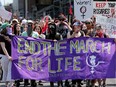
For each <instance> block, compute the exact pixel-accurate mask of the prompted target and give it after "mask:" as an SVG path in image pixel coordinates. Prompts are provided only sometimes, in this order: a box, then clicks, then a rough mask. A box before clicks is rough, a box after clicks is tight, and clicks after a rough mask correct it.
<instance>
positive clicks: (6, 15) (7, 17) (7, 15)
mask: <svg viewBox="0 0 116 87" xmlns="http://www.w3.org/2000/svg"><path fill="white" fill-rule="evenodd" d="M0 17H1V18H3V19H4V20H8V21H9V20H10V19H11V17H12V13H11V12H9V11H7V10H5V8H4V6H2V4H1V2H0Z"/></svg>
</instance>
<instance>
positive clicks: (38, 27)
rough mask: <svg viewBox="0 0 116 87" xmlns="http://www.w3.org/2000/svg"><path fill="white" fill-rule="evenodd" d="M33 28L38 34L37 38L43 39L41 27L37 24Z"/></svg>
mask: <svg viewBox="0 0 116 87" xmlns="http://www.w3.org/2000/svg"><path fill="white" fill-rule="evenodd" d="M33 30H34V31H35V32H37V33H38V34H39V38H42V39H45V35H44V34H42V28H41V26H40V25H39V24H38V25H36V26H35V27H34V29H33Z"/></svg>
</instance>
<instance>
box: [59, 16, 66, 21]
mask: <svg viewBox="0 0 116 87" xmlns="http://www.w3.org/2000/svg"><path fill="white" fill-rule="evenodd" d="M58 19H59V20H66V17H65V16H64V15H59V17H58Z"/></svg>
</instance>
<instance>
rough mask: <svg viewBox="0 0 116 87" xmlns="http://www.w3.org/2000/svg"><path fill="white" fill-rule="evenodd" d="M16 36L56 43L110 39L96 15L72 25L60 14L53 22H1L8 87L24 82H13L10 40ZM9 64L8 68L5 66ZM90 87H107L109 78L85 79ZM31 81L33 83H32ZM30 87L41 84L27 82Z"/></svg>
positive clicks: (78, 81)
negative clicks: (73, 40) (88, 39)
mask: <svg viewBox="0 0 116 87" xmlns="http://www.w3.org/2000/svg"><path fill="white" fill-rule="evenodd" d="M14 35H17V36H25V37H28V36H29V37H34V38H41V39H50V40H53V41H56V40H63V39H66V38H78V37H97V38H109V36H108V35H107V34H105V33H104V32H103V28H102V25H100V24H96V18H95V16H92V17H91V18H89V19H87V20H85V21H80V20H78V19H76V18H75V17H74V18H73V19H72V22H71V23H69V22H68V19H67V18H66V17H65V16H64V15H63V14H60V15H59V16H58V17H57V18H54V19H51V18H49V16H46V18H44V19H42V20H27V19H22V20H19V19H12V21H11V22H4V23H2V22H1V25H0V58H1V66H2V71H3V74H2V78H1V82H5V83H6V87H11V86H13V85H15V86H16V87H19V86H20V81H22V80H16V81H13V80H11V73H10V72H11V69H10V68H11V63H12V57H11V37H12V36H14ZM6 64H7V65H6ZM86 81H87V87H95V85H96V82H97V83H98V85H96V86H101V85H103V86H104V87H105V85H106V79H94V80H86ZM29 82H30V83H29ZM29 84H30V85H31V87H36V86H37V85H38V84H37V83H36V81H35V80H30V81H29V80H28V79H25V80H24V87H27V86H28V85H29ZM41 84H42V83H41V81H39V85H41ZM82 84H83V83H82V79H78V78H77V79H76V80H72V81H71V82H70V81H69V80H65V86H66V87H70V86H72V87H75V86H76V85H78V87H81V85H82ZM50 86H51V87H54V82H50ZM59 86H62V87H63V86H64V85H63V81H59V82H58V87H59Z"/></svg>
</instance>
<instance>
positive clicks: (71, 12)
mask: <svg viewBox="0 0 116 87" xmlns="http://www.w3.org/2000/svg"><path fill="white" fill-rule="evenodd" d="M69 14H70V15H72V14H73V10H72V5H71V3H70V7H69Z"/></svg>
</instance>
